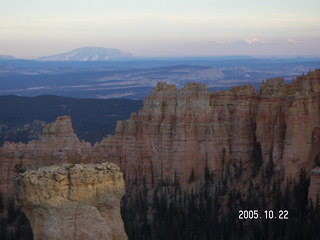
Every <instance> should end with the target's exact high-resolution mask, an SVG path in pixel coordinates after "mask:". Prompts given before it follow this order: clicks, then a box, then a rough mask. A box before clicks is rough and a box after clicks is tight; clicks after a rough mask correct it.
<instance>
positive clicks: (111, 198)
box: [14, 163, 127, 240]
mask: <svg viewBox="0 0 320 240" xmlns="http://www.w3.org/2000/svg"><path fill="white" fill-rule="evenodd" d="M14 188H15V195H16V198H17V201H18V203H19V205H20V206H21V207H22V209H23V210H24V212H25V214H26V215H27V218H28V219H29V222H30V224H31V227H32V231H33V237H34V239H35V240H39V239H46V240H58V239H59V240H60V239H61V240H62V239H69V240H84V239H85V240H90V239H92V240H93V239H94V240H96V239H101V240H126V239H127V235H126V233H125V230H124V225H123V221H122V218H121V214H120V200H121V198H122V196H123V195H124V193H125V190H124V188H125V186H124V180H123V174H122V173H121V172H120V169H119V167H118V166H117V165H116V164H113V163H102V164H88V165H83V164H63V165H60V166H57V165H55V166H49V167H41V168H37V169H36V170H28V171H26V172H24V173H19V174H18V175H17V176H15V177H14Z"/></svg>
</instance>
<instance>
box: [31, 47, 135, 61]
mask: <svg viewBox="0 0 320 240" xmlns="http://www.w3.org/2000/svg"><path fill="white" fill-rule="evenodd" d="M132 57H133V55H132V54H130V53H126V52H122V51H120V50H118V49H115V48H103V47H82V48H77V49H74V50H71V51H69V52H64V53H60V54H55V55H51V56H44V57H40V58H38V59H37V60H40V61H108V60H114V59H128V58H132Z"/></svg>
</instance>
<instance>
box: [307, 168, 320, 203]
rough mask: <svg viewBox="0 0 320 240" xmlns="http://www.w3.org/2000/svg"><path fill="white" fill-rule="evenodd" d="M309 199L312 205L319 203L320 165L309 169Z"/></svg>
mask: <svg viewBox="0 0 320 240" xmlns="http://www.w3.org/2000/svg"><path fill="white" fill-rule="evenodd" d="M309 199H310V200H311V201H312V203H313V204H314V205H317V204H320V167H317V168H314V169H312V171H311V177H310V186H309Z"/></svg>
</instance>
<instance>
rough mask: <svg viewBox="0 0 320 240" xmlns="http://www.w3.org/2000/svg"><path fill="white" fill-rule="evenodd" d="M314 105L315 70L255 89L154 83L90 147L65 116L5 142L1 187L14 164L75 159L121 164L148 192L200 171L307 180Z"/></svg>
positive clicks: (318, 75)
mask: <svg viewBox="0 0 320 240" xmlns="http://www.w3.org/2000/svg"><path fill="white" fill-rule="evenodd" d="M319 106H320V70H315V71H312V72H309V73H308V74H306V75H302V76H300V77H298V78H297V79H296V80H294V81H293V82H291V83H285V82H284V80H283V79H269V80H266V81H264V82H262V83H261V88H260V90H259V91H257V90H256V89H254V88H253V87H252V86H250V85H244V86H239V87H235V88H232V89H231V90H229V91H220V92H210V91H208V89H207V87H206V86H205V85H203V84H197V83H189V84H187V85H186V86H185V87H184V88H182V89H177V88H176V87H175V86H174V85H170V84H166V83H159V84H158V85H157V86H156V87H155V88H154V89H153V91H152V92H151V94H150V96H149V97H147V98H146V99H145V101H144V106H143V108H142V109H141V110H140V111H139V112H138V113H133V114H132V115H131V117H130V119H129V120H127V121H120V122H118V124H117V127H116V133H115V135H114V136H108V137H106V138H104V139H103V140H102V141H101V143H99V144H96V145H95V146H91V145H90V144H89V143H85V142H79V140H78V139H77V138H76V136H75V135H74V133H73V131H72V127H71V123H70V119H69V118H68V117H63V118H61V119H57V121H56V122H55V123H54V124H53V125H49V126H47V127H46V128H45V130H44V137H43V139H42V140H40V141H33V142H30V143H28V144H15V143H6V144H4V146H3V147H2V148H1V149H0V162H1V164H2V166H1V171H2V173H3V175H2V176H5V177H4V178H3V179H2V182H1V188H2V189H8V191H10V178H11V177H12V175H13V172H14V171H13V170H14V166H15V165H16V168H17V166H18V167H19V166H20V165H26V164H32V165H44V164H48V163H53V162H68V161H69V162H70V161H75V160H77V161H80V162H101V161H109V162H114V163H116V164H118V165H119V166H120V168H121V169H122V171H123V172H124V173H125V178H126V182H127V186H128V189H130V185H131V184H132V183H133V182H140V183H142V182H143V181H144V179H145V180H146V183H147V184H148V186H150V187H152V186H154V185H155V184H157V183H159V182H165V183H166V182H167V183H170V182H172V181H173V180H174V178H178V179H179V181H180V183H181V184H182V185H183V186H186V185H187V184H188V182H189V180H190V176H191V175H192V176H193V178H192V179H194V180H195V181H197V180H203V179H204V175H205V169H207V170H208V171H209V172H210V173H212V174H213V175H219V174H221V173H222V172H225V171H228V174H229V175H230V179H234V180H235V179H236V176H238V178H239V179H236V182H238V183H239V184H242V183H248V181H249V180H250V181H253V182H254V183H256V185H259V181H261V179H263V178H265V177H266V176H269V175H272V177H277V178H280V179H282V180H283V181H284V182H285V180H286V179H292V180H295V179H297V177H298V175H299V172H300V170H301V169H305V170H306V172H307V174H308V175H309V176H310V173H311V169H312V168H314V167H315V166H316V165H318V164H319V162H317V160H316V159H317V156H318V153H319V152H320V150H319V147H318V146H319V141H318V140H316V139H317V137H316V136H318V135H319V131H318V130H317V129H319V127H320V109H319ZM63 125H66V127H62V126H63ZM59 129H61V130H59ZM62 129H63V130H62ZM43 159H44V160H43ZM20 163H21V164H20ZM19 164H20V165H19ZM239 175H241V177H239Z"/></svg>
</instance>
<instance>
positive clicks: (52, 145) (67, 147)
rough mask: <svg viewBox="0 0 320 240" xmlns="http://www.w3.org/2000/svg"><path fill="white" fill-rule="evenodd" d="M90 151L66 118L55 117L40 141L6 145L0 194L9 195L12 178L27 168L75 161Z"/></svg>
mask: <svg viewBox="0 0 320 240" xmlns="http://www.w3.org/2000/svg"><path fill="white" fill-rule="evenodd" d="M90 147H91V144H90V143H87V142H80V141H79V139H78V137H77V136H76V134H75V133H74V131H73V128H72V123H71V118H70V117H69V116H62V117H58V118H57V119H56V121H55V122H53V123H49V124H47V125H46V126H45V127H44V129H43V133H42V138H41V139H40V140H37V141H30V142H29V143H27V144H24V143H11V142H5V143H4V144H3V146H2V148H1V149H0V166H1V167H0V171H1V178H0V191H2V192H3V193H4V194H6V193H10V192H12V182H11V181H12V177H13V176H14V175H15V173H17V172H19V171H20V170H21V169H23V168H25V167H26V166H27V165H33V166H43V165H49V164H54V163H59V162H68V161H77V160H78V159H80V158H81V157H80V156H82V154H83V153H84V152H89V149H90Z"/></svg>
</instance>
